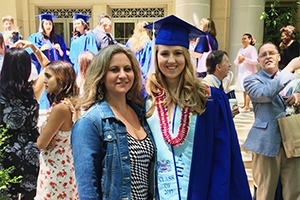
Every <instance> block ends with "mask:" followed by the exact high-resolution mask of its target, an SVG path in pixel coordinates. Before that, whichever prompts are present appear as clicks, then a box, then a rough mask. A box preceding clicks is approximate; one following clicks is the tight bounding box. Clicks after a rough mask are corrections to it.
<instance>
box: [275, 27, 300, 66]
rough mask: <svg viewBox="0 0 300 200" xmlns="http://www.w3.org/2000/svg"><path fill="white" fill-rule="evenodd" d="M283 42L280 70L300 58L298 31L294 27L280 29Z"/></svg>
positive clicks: (280, 45) (281, 43)
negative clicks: (294, 59)
mask: <svg viewBox="0 0 300 200" xmlns="http://www.w3.org/2000/svg"><path fill="white" fill-rule="evenodd" d="M280 33H281V42H280V44H279V48H280V61H279V69H281V70H282V69H284V68H285V66H286V65H287V64H288V63H289V62H290V61H291V60H292V59H293V58H296V57H298V56H299V51H300V43H299V42H298V41H297V40H296V29H295V27H294V26H292V25H288V26H285V27H282V28H281V29H280Z"/></svg>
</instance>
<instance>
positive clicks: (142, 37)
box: [130, 21, 151, 53]
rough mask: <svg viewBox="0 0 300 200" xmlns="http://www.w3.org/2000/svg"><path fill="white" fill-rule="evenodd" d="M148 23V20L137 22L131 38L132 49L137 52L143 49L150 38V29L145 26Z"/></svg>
mask: <svg viewBox="0 0 300 200" xmlns="http://www.w3.org/2000/svg"><path fill="white" fill-rule="evenodd" d="M147 24H148V23H147V22H146V21H142V22H139V23H137V25H136V27H135V29H134V32H133V35H132V37H131V38H130V40H131V50H132V51H133V52H134V53H135V52H139V51H140V50H141V49H143V47H144V45H145V43H146V42H147V41H149V40H151V39H150V36H149V31H148V30H147V29H145V28H144V26H145V25H147Z"/></svg>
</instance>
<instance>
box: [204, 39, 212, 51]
mask: <svg viewBox="0 0 300 200" xmlns="http://www.w3.org/2000/svg"><path fill="white" fill-rule="evenodd" d="M205 37H206V40H207V45H208V49H209V51H212V48H211V46H210V41H209V37H208V35H205Z"/></svg>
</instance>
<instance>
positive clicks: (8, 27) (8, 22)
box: [2, 15, 23, 48]
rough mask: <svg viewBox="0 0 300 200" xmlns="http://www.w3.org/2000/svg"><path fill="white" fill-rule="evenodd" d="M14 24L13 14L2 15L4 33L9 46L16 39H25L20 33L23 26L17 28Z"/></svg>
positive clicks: (8, 46) (6, 43)
mask: <svg viewBox="0 0 300 200" xmlns="http://www.w3.org/2000/svg"><path fill="white" fill-rule="evenodd" d="M14 24H15V23H14V18H13V17H12V16H10V15H6V16H3V17H2V26H3V28H4V31H3V32H2V34H3V36H4V41H5V45H6V47H7V48H10V46H11V45H13V44H14V43H15V42H16V41H18V40H22V39H23V37H22V35H21V34H20V29H21V28H22V27H21V26H19V27H18V28H17V29H14Z"/></svg>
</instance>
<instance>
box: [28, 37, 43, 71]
mask: <svg viewBox="0 0 300 200" xmlns="http://www.w3.org/2000/svg"><path fill="white" fill-rule="evenodd" d="M28 41H29V42H32V43H33V44H34V45H35V46H36V47H37V48H41V46H43V45H44V44H45V43H44V41H43V40H42V38H41V33H40V32H37V33H34V34H32V35H30V36H29V38H28ZM26 51H27V52H28V53H29V55H30V56H31V60H32V63H33V64H34V65H35V67H36V69H37V71H38V73H40V72H41V71H42V66H41V65H40V63H39V61H38V59H37V58H36V56H35V55H34V53H33V52H32V50H31V48H26Z"/></svg>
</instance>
